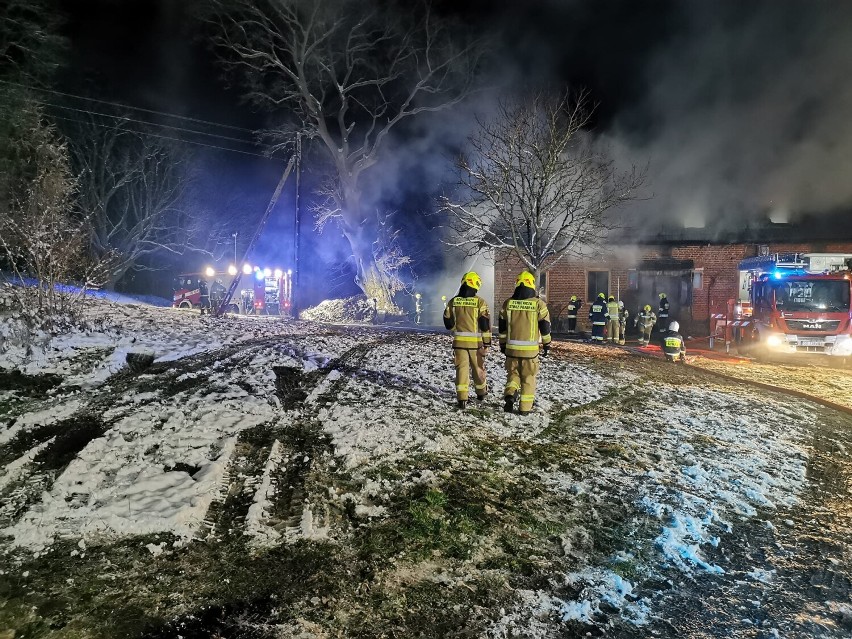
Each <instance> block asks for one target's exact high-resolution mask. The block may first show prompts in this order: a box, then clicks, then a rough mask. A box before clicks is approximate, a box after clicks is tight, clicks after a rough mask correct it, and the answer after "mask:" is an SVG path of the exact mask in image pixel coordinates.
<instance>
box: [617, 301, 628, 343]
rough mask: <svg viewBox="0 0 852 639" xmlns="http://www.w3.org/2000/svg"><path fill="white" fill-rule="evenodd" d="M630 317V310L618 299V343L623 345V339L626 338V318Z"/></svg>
mask: <svg viewBox="0 0 852 639" xmlns="http://www.w3.org/2000/svg"><path fill="white" fill-rule="evenodd" d="M628 317H630V311H628V310H627V309H626V308H625V307H624V302H622V301H621V300H618V328H619V330H620V331H621V339H620V340H619V341H618V343H619V344H621V345H622V346H624V340H625V339H626V338H627V318H628Z"/></svg>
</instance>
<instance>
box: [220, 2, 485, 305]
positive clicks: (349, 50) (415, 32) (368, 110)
mask: <svg viewBox="0 0 852 639" xmlns="http://www.w3.org/2000/svg"><path fill="white" fill-rule="evenodd" d="M213 5H214V7H215V8H214V12H213V16H214V17H213V18H212V20H213V21H214V22H215V24H216V25H217V36H216V44H217V45H218V46H219V47H220V48H222V49H223V50H224V51H225V52H226V54H227V62H229V63H230V64H231V65H233V66H234V67H235V68H241V69H242V70H243V71H244V72H245V73H246V75H247V77H248V80H249V82H250V90H249V97H250V98H251V99H252V100H254V101H255V102H257V103H260V104H265V105H268V106H271V107H273V108H276V109H277V108H280V107H281V106H284V105H286V106H287V107H289V108H291V109H294V110H295V114H296V116H297V118H298V119H299V121H300V129H299V130H298V131H293V130H289V131H288V130H287V129H286V128H282V129H280V130H278V131H277V133H278V134H279V139H280V144H279V146H280V145H287V144H290V143H291V141H292V139H293V134H294V133H300V134H302V135H304V136H306V137H307V138H311V139H317V140H319V141H320V142H321V144H322V147H323V148H324V149H325V151H326V155H327V158H328V160H329V161H330V163H331V164H332V165H333V167H334V183H333V185H332V188H330V189H329V191H328V192H329V194H330V196H331V197H330V198H329V199H328V201H327V205H326V206H325V207H323V209H322V210H321V211H320V213H319V215H318V218H317V221H318V224H319V225H320V226H321V225H322V224H324V223H325V222H326V221H328V220H331V219H334V220H336V221H337V222H338V223H339V224H340V227H341V230H342V231H343V234H344V235H345V236H346V238H347V240H348V241H349V244H350V246H351V249H352V254H353V256H354V258H355V262H356V272H357V274H356V282H357V283H358V285H359V286H360V287H361V289H362V290H363V291H364V292H365V293H366V294H367V295H368V296H369V297H373V298H376V299H377V300H378V304H379V305H380V308H387V309H390V308H392V292H391V291H390V290H389V289H388V286H387V281H388V278H387V277H385V274H383V273H382V266H381V262H380V261H379V262H377V260H376V257H375V254H374V251H373V247H374V242H375V241H376V239H377V237H378V220H377V213H376V211H375V210H374V208H373V207H369V206H366V205H365V202H364V196H363V178H364V175H365V172H367V171H368V170H369V169H370V168H372V167H374V166H375V165H376V163H377V162H378V160H379V159H380V157H381V156H382V153H383V150H384V148H385V146H386V143H387V139H388V135H389V133H390V132H391V131H392V130H393V129H394V127H397V126H398V125H399V124H400V123H401V122H403V121H404V120H406V119H408V118H410V117H412V116H415V115H417V114H419V113H423V112H427V111H439V110H442V109H446V108H448V107H450V106H451V105H453V104H455V103H457V102H459V101H460V100H461V99H462V98H463V97H465V95H466V94H467V93H468V91H469V89H470V86H471V81H472V78H473V69H474V67H475V64H476V61H477V51H478V45H477V44H473V45H471V44H467V45H464V46H457V45H456V43H455V40H454V38H453V37H452V35H451V33H450V30H449V29H448V28H446V25H444V24H442V23H441V22H440V21H438V20H436V19H435V17H434V16H433V15H432V13H431V12H430V10H429V7H428V6H425V5H415V6H413V7H412V6H408V7H401V6H396V7H395V6H394V5H393V4H387V3H386V4H384V5H382V6H378V5H374V6H373V7H372V8H370V5H369V3H366V2H363V1H355V0H348V1H344V2H339V1H338V2H329V1H328V0H316V1H315V2H305V1H304V0H260V1H259V0H234V1H229V2H227V3H225V2H218V1H217V0H213ZM365 8H366V9H367V11H366V12H365V11H364V10H365ZM394 9H398V11H394ZM403 9H405V10H403Z"/></svg>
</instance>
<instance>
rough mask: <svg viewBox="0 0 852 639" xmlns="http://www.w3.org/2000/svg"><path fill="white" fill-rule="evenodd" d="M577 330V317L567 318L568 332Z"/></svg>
mask: <svg viewBox="0 0 852 639" xmlns="http://www.w3.org/2000/svg"><path fill="white" fill-rule="evenodd" d="M576 330H577V316H576V315H574V316H573V317H572V316H571V315H569V316H568V332H569V333H573V332H575V331H576Z"/></svg>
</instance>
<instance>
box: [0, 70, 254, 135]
mask: <svg viewBox="0 0 852 639" xmlns="http://www.w3.org/2000/svg"><path fill="white" fill-rule="evenodd" d="M0 84H10V85H12V86H16V87H20V88H22V89H29V90H31V91H44V92H46V93H53V94H55V95H61V96H65V97H67V98H76V99H77V100H89V101H90V102H97V103H99V104H107V105H109V106H112V107H118V108H121V109H132V110H135V111H143V112H145V113H153V114H155V115H162V116H165V117H167V118H177V119H180V120H188V121H190V122H198V123H200V124H209V125H211V126H218V127H222V128H225V129H234V130H235V131H245V132H247V133H252V134H253V133H254V131H253V130H252V129H246V128H244V127H241V126H233V125H231V124H222V123H220V122H211V121H210V120H201V119H199V118H191V117H189V116H186V115H177V114H176V113H166V112H164V111H154V110H153V109H143V108H142V107H136V106H130V105H126V104H120V103H118V102H109V101H107V100H99V99H97V98H87V97H86V96H82V95H74V94H73V93H64V92H62V91H56V90H54V89H43V88H41V87H33V86H28V85H26V84H20V83H18V82H11V81H10V80H0Z"/></svg>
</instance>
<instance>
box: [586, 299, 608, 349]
mask: <svg viewBox="0 0 852 639" xmlns="http://www.w3.org/2000/svg"><path fill="white" fill-rule="evenodd" d="M607 320H609V310H608V309H607V305H606V295H604V294H603V293H598V298H597V299H596V300H595V301H594V302H592V305H591V306H590V307H589V321H590V322H591V323H592V341H593V342H595V343H596V344H603V341H604V330H605V329H606V323H607Z"/></svg>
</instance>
